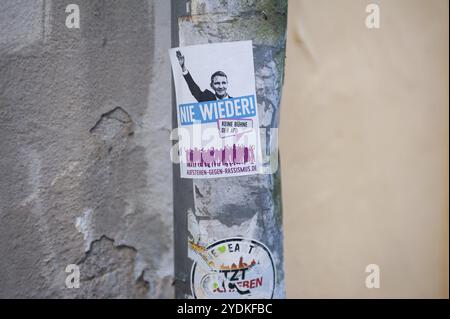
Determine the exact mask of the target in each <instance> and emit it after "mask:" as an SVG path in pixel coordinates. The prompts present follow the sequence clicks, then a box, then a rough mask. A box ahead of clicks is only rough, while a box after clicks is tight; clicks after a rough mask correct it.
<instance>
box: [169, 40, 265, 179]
mask: <svg viewBox="0 0 450 319" xmlns="http://www.w3.org/2000/svg"><path fill="white" fill-rule="evenodd" d="M169 55H170V60H171V63H172V71H173V77H174V83H175V91H176V103H177V117H178V136H179V141H178V151H179V159H180V168H181V177H184V178H214V177H226V176H238V175H251V174H257V173H258V172H259V170H260V163H261V162H262V160H261V150H260V134H259V123H258V110H257V107H258V106H257V103H256V93H255V72H254V65H253V49H252V42H251V41H239V42H227V43H214V44H205V45H195V46H186V47H180V48H173V49H171V50H169Z"/></svg>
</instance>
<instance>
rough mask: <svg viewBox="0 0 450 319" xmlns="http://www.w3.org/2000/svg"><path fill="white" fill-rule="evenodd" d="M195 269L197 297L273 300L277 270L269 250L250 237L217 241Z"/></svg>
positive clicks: (192, 276) (209, 247) (196, 263)
mask: <svg viewBox="0 0 450 319" xmlns="http://www.w3.org/2000/svg"><path fill="white" fill-rule="evenodd" d="M202 259H203V261H196V262H194V264H193V266H192V272H191V289H192V294H193V296H194V298H199V299H202V298H208V299H237V298H255V299H256V298H258V299H270V298H272V297H273V292H274V288H275V280H276V279H275V267H274V264H273V258H272V255H271V253H270V251H269V249H268V248H267V247H266V246H265V245H264V244H262V243H260V242H258V241H256V240H252V239H246V238H239V237H237V238H227V239H223V240H220V241H217V242H215V243H213V244H211V245H209V246H208V247H206V250H205V251H204V252H203V254H202Z"/></svg>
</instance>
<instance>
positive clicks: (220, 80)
mask: <svg viewBox="0 0 450 319" xmlns="http://www.w3.org/2000/svg"><path fill="white" fill-rule="evenodd" d="M211 88H212V89H213V90H214V92H216V96H217V97H224V96H226V95H227V88H228V80H227V77H226V76H220V75H216V76H215V77H213V80H212V82H211Z"/></svg>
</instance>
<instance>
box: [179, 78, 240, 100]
mask: <svg viewBox="0 0 450 319" xmlns="http://www.w3.org/2000/svg"><path fill="white" fill-rule="evenodd" d="M184 79H185V80H186V83H187V85H188V87H189V91H191V94H192V95H193V96H194V97H195V99H196V100H197V101H198V102H206V101H215V100H217V98H216V95H215V94H214V93H213V92H211V91H210V90H204V91H202V90H200V88H199V87H198V85H197V83H195V81H194V79H193V78H192V76H191V74H190V73H189V72H188V73H187V74H185V75H184ZM229 98H231V97H230V96H229Z"/></svg>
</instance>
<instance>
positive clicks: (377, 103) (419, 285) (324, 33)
mask: <svg viewBox="0 0 450 319" xmlns="http://www.w3.org/2000/svg"><path fill="white" fill-rule="evenodd" d="M370 2H373V3H377V4H379V5H380V9H381V28H380V29H378V30H369V29H367V28H366V27H365V22H364V21H365V18H366V15H367V13H366V12H365V7H366V5H367V4H369V3H370ZM448 18H449V17H448V1H447V0H433V1H429V0H427V1H426V0H395V1H393V0H391V1H387V0H386V1H362V0H339V1H329V0H321V1H318V0H304V1H300V0H293V1H290V2H289V32H288V44H287V60H286V61H287V65H286V78H285V86H284V92H283V101H282V111H281V113H282V115H281V117H282V118H281V142H280V143H281V156H282V176H283V200H284V203H283V204H284V225H285V229H286V233H285V236H286V242H285V243H286V245H285V254H286V284H287V295H288V297H289V298H313V297H325V298H336V297H343V298H347V297H349V298H355V297H361V298H371V297H387V298H391V297H400V298H403V297H405V298H406V297H408V298H409V297H412V298H416V297H425V298H431V297H448V221H449V220H448V210H449V206H448V194H449V190H448V176H449V175H448V161H449V158H448V151H449V149H448V145H449V140H448V129H449V126H448V124H449V122H448V115H449V114H448V110H449V104H448V103H449V100H448V96H449V95H448V85H449V83H448V76H449V74H448V67H449V65H448V56H449V49H448V45H449V43H448ZM370 263H375V264H378V265H379V266H380V268H381V288H380V289H367V288H366V287H365V278H366V276H367V274H366V273H365V267H366V265H367V264H370Z"/></svg>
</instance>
